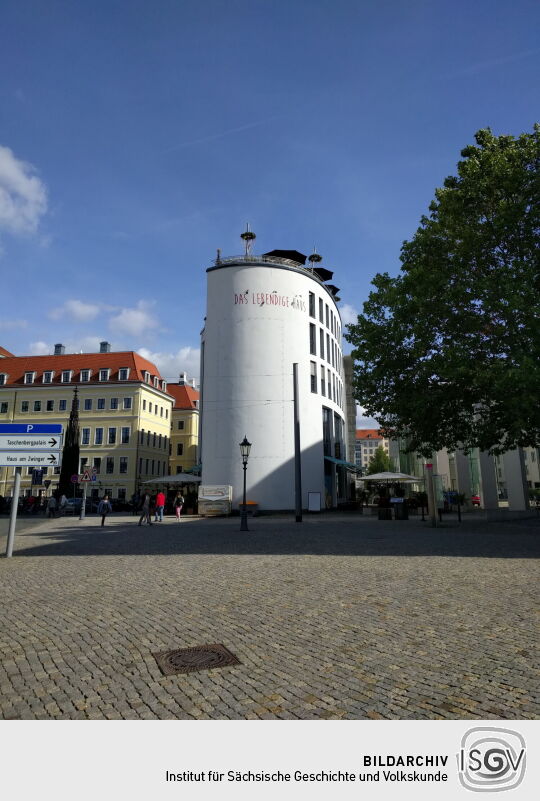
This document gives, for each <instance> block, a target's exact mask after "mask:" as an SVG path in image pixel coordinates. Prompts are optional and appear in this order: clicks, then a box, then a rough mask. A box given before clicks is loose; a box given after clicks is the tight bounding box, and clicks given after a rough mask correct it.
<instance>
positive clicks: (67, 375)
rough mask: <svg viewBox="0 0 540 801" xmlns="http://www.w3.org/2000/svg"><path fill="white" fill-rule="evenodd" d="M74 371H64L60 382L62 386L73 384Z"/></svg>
mask: <svg viewBox="0 0 540 801" xmlns="http://www.w3.org/2000/svg"><path fill="white" fill-rule="evenodd" d="M72 372H73V370H62V376H61V378H60V381H61V382H62V384H69V383H70V382H71V374H72Z"/></svg>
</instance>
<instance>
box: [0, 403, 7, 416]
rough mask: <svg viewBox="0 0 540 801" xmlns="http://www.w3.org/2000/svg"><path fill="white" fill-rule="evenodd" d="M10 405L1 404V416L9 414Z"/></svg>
mask: <svg viewBox="0 0 540 801" xmlns="http://www.w3.org/2000/svg"><path fill="white" fill-rule="evenodd" d="M7 410H8V405H7V403H5V402H4V403H0V414H7Z"/></svg>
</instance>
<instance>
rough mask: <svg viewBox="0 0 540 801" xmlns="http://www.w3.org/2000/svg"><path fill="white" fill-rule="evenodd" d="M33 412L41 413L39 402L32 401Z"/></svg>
mask: <svg viewBox="0 0 540 801" xmlns="http://www.w3.org/2000/svg"><path fill="white" fill-rule="evenodd" d="M34 411H35V412H40V411H41V401H40V400H39V401H34Z"/></svg>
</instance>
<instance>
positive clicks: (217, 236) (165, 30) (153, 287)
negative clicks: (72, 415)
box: [0, 0, 540, 378]
mask: <svg viewBox="0 0 540 801" xmlns="http://www.w3.org/2000/svg"><path fill="white" fill-rule="evenodd" d="M539 28H540V6H539V4H538V2H537V1H536V0H534V1H533V0H514V1H513V2H510V1H509V0H505V1H504V2H503V1H502V0H479V2H464V0H455V2H440V1H439V0H430V2H424V0H421V1H420V0H407V2H404V0H403V2H397V1H391V0H377V2H375V1H373V2H367V1H365V0H364V1H363V2H360V1H358V2H349V1H347V0H332V2H330V1H329V0H294V1H291V0H289V2H286V0H264V1H263V0H251V2H248V1H247V0H227V1H225V0H222V1H221V2H219V1H218V0H206V2H205V3H201V2H193V1H192V0H183V1H181V0H176V2H173V0H156V2H154V3H149V2H147V0H144V1H141V0H129V2H128V0H116V1H115V0H107V1H105V0H94V2H82V0H47V2H43V1H42V0H40V1H39V2H38V1H37V0H15V1H14V0H4V2H3V3H2V24H1V31H0V101H1V102H0V249H1V251H0V252H1V257H0V270H1V274H2V279H1V297H2V312H1V317H0V344H2V345H3V346H4V347H6V348H8V349H10V350H12V351H14V352H15V353H17V354H21V355H22V354H25V353H31V352H36V353H43V352H47V349H48V348H50V347H51V346H52V345H53V344H54V343H55V342H64V343H66V344H67V346H68V348H70V349H83V350H85V351H88V350H95V349H96V343H97V342H98V341H99V340H100V339H107V340H109V341H111V343H112V346H113V348H114V349H133V350H140V349H141V348H143V349H145V350H144V353H145V355H149V356H150V357H151V358H154V360H155V361H156V363H157V364H158V365H159V366H160V368H161V369H162V371H163V372H164V373H165V374H166V375H167V376H168V377H169V378H174V377H175V376H176V374H177V372H178V371H179V370H180V369H185V370H186V371H187V372H188V373H189V375H190V376H191V375H197V364H198V347H199V332H200V329H201V327H202V321H203V317H204V310H205V289H206V287H205V281H206V275H205V268H206V267H207V266H209V264H210V261H211V259H213V258H214V256H215V251H216V248H218V247H220V248H221V249H222V252H223V254H224V255H226V254H229V255H233V254H236V253H239V252H241V242H240V239H239V234H240V232H241V231H242V230H243V227H244V225H245V222H246V221H248V220H249V222H250V223H251V225H252V228H253V230H255V231H256V233H257V237H258V238H257V242H256V247H255V252H264V251H266V250H270V249H272V248H276V247H280V248H295V249H298V250H301V251H303V252H304V253H309V252H310V251H311V248H312V247H313V245H316V246H317V249H318V251H319V252H320V253H322V254H323V257H324V262H323V263H324V264H325V265H326V266H328V267H329V268H331V269H334V270H335V276H334V277H335V281H336V284H337V285H338V286H339V287H341V297H342V299H343V304H347V309H346V315H347V316H350V314H351V310H354V309H355V310H361V308H362V304H363V302H364V301H365V300H366V299H367V295H368V293H369V287H370V281H371V278H372V277H373V275H374V274H375V273H376V272H380V271H388V272H390V273H391V274H396V273H397V272H398V270H399V250H400V246H401V243H402V241H403V240H404V239H406V238H410V237H411V236H412V235H413V233H414V231H415V229H416V227H417V225H418V221H419V218H420V216H421V215H422V214H423V213H424V212H425V211H426V209H427V206H428V204H429V202H430V200H431V198H432V196H433V191H434V188H435V187H436V186H440V185H441V183H442V181H443V180H444V177H445V176H446V175H448V174H451V173H453V172H455V165H456V162H457V160H458V158H459V152H460V150H461V148H462V147H464V146H465V145H466V144H467V143H469V142H471V141H473V135H474V133H475V131H476V130H478V129H479V128H481V127H485V126H488V125H489V126H491V128H492V129H493V130H494V132H495V133H496V134H500V133H511V134H515V135H517V134H519V133H520V132H522V131H525V130H527V131H530V130H531V129H532V125H533V123H534V122H535V121H536V120H537V119H538V108H539V91H538V87H539V81H538V78H539V63H540V45H539V39H538V30H539Z"/></svg>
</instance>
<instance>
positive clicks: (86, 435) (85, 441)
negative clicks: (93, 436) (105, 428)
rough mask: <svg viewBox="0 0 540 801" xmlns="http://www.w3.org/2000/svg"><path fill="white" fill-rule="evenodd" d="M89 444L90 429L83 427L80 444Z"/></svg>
mask: <svg viewBox="0 0 540 801" xmlns="http://www.w3.org/2000/svg"><path fill="white" fill-rule="evenodd" d="M89 444H90V429H89V428H83V430H82V437H81V445H89Z"/></svg>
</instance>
